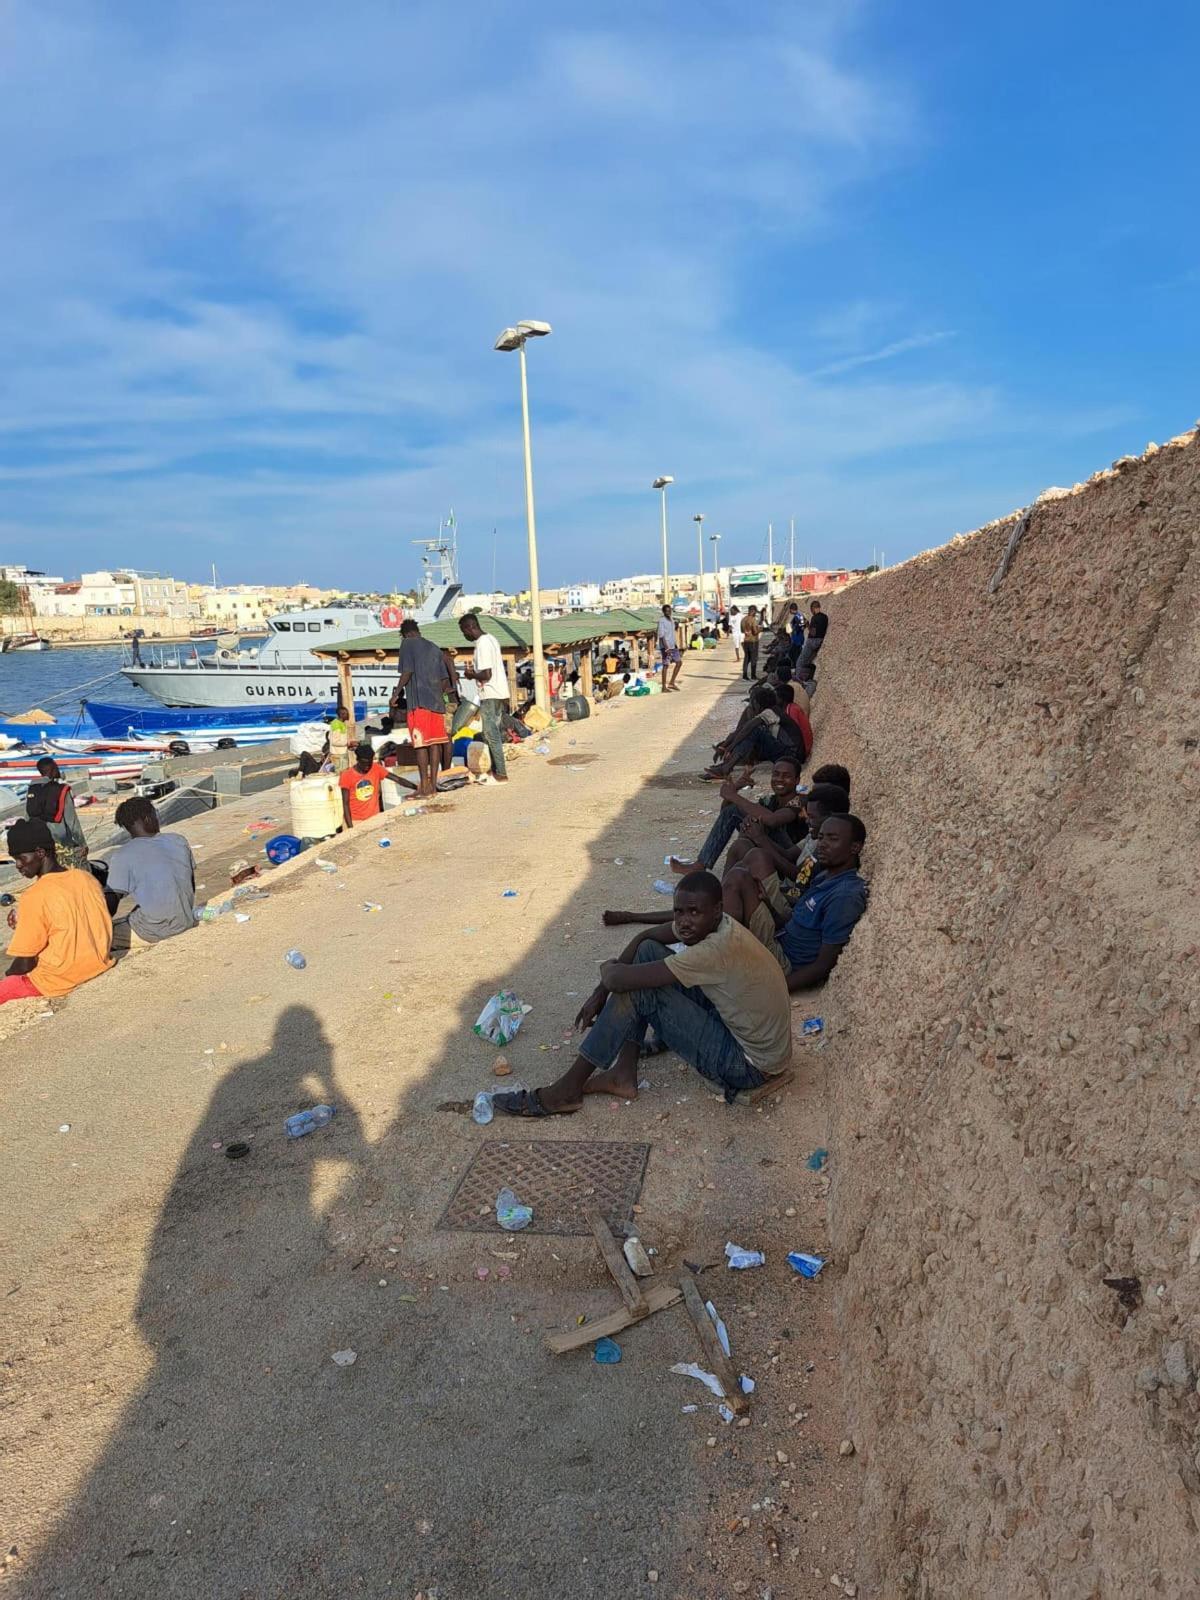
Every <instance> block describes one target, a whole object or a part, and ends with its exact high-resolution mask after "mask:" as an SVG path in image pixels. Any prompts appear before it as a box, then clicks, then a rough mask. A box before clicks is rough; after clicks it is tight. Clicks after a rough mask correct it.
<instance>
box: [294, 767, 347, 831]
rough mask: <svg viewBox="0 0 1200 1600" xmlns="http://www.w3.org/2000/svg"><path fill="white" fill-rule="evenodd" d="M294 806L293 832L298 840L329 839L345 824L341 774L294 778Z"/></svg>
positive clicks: (331, 773)
mask: <svg viewBox="0 0 1200 1600" xmlns="http://www.w3.org/2000/svg"><path fill="white" fill-rule="evenodd" d="M288 788H289V790H290V792H291V803H292V832H293V833H294V834H295V835H296V837H297V838H298V839H327V838H328V837H329V835H330V834H331V833H336V832H337V831H338V829H339V828H340V827H341V825H342V800H341V794H340V792H339V790H338V781H337V774H336V773H334V772H318V773H314V775H313V776H312V777H311V778H293V779H292V781H291V783H290V784H289V785H288Z"/></svg>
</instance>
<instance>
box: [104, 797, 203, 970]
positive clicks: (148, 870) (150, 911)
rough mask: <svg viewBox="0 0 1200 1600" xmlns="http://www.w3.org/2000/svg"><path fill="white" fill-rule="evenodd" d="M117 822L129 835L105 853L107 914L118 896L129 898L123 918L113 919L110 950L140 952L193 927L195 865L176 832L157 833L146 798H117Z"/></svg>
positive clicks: (113, 906)
mask: <svg viewBox="0 0 1200 1600" xmlns="http://www.w3.org/2000/svg"><path fill="white" fill-rule="evenodd" d="M117 826H118V827H120V828H124V829H125V832H126V833H127V834H128V835H129V843H128V844H121V845H118V846H117V848H116V849H115V850H114V851H113V853H112V855H111V856H110V857H109V861H108V882H107V884H106V885H105V890H104V898H105V900H106V901H107V902H108V910H109V915H110V916H111V915H113V913H115V911H116V909H117V907H118V906H119V905H120V903H121V898H122V896H123V895H128V896H129V897H130V899H131V900H132V901H133V902H134V904H133V908H132V910H131V911H130V912H129V913H128V915H126V916H124V917H114V920H113V944H112V947H113V949H114V950H140V949H141V948H142V947H143V946H145V945H150V944H158V943H159V941H160V940H162V939H170V938H173V937H174V935H175V934H177V933H186V932H187V930H188V929H189V928H194V927H195V925H196V913H195V903H196V866H195V862H194V861H193V860H192V851H191V847H190V846H189V844H188V842H187V840H186V839H185V838H184V837H183V835H182V834H181V833H160V832H159V825H158V812H157V811H155V809H154V806H153V804H152V803H151V802H150V801H149V800H144V799H141V798H138V797H135V798H133V799H132V800H123V801H122V802H121V804H120V805H119V806H118V807H117Z"/></svg>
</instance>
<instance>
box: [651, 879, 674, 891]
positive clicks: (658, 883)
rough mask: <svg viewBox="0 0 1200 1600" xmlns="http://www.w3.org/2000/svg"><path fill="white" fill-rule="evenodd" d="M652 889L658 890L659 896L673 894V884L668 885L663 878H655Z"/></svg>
mask: <svg viewBox="0 0 1200 1600" xmlns="http://www.w3.org/2000/svg"><path fill="white" fill-rule="evenodd" d="M654 887H655V888H656V889H657V890H658V892H659V894H674V893H675V885H674V884H673V883H668V882H667V880H666V879H665V878H655V880H654Z"/></svg>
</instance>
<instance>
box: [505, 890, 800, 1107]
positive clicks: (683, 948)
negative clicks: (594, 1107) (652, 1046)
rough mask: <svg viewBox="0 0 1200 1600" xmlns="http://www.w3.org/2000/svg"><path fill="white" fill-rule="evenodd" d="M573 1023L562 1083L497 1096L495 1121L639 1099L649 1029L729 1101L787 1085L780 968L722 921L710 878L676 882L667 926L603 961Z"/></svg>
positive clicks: (788, 1038)
mask: <svg viewBox="0 0 1200 1600" xmlns="http://www.w3.org/2000/svg"><path fill="white" fill-rule="evenodd" d="M575 1025H576V1027H579V1028H586V1029H587V1030H588V1032H587V1037H586V1038H585V1039H584V1040H583V1042H582V1043H581V1045H580V1046H579V1054H578V1055H577V1056H576V1058H575V1061H574V1062H573V1064H572V1065H571V1066H570V1067H568V1068H567V1070H566V1072H564V1073H563V1075H562V1077H560V1078H558V1079H557V1080H556V1081H555V1082H554V1083H550V1084H547V1085H546V1086H545V1088H542V1089H520V1090H516V1091H514V1092H511V1093H509V1094H497V1095H494V1096H493V1098H492V1105H493V1107H494V1108H495V1110H496V1111H498V1112H502V1113H504V1114H505V1115H507V1116H510V1117H560V1116H567V1115H569V1114H570V1113H571V1112H573V1111H579V1110H580V1109H581V1108H582V1105H583V1097H584V1095H585V1094H616V1095H620V1097H621V1098H622V1099H623V1100H636V1099H637V1078H638V1056H639V1053H640V1050H641V1045H642V1041H643V1039H644V1038H645V1036H646V1029H647V1028H648V1027H652V1028H653V1029H654V1032H655V1034H656V1035H657V1037H658V1038H659V1040H661V1042H662V1043H663V1044H665V1045H666V1047H667V1049H668V1050H673V1051H674V1052H675V1054H676V1055H678V1056H680V1057H681V1058H682V1059H683V1060H684V1061H687V1062H689V1063H690V1065H692V1066H693V1067H695V1069H696V1071H697V1072H699V1073H700V1074H701V1076H703V1077H705V1078H707V1079H708V1080H709V1081H710V1082H711V1083H715V1084H716V1085H717V1086H718V1088H721V1089H723V1090H724V1091H725V1098H726V1100H727V1101H733V1100H735V1099H736V1098H737V1096H738V1094H739V1093H740V1092H741V1091H743V1090H749V1091H750V1092H751V1094H752V1095H754V1091H756V1090H759V1089H762V1090H768V1089H769V1086H771V1085H772V1084H774V1085H778V1084H779V1083H780V1082H781V1081H782V1082H786V1077H784V1076H783V1075H784V1074H787V1073H788V1069H789V1066H790V1063H791V1059H792V1025H791V1007H790V1004H789V996H788V987H787V981H786V980H785V978H784V976H783V972H782V969H781V968H780V965H779V962H778V960H777V959H776V958H775V956H774V955H773V954H772V953H771V952H770V951H768V950H767V949H765V948H764V946H763V945H762V944H760V943H759V941H758V940H757V939H756V938H755V937H754V935H753V934H752V933H751V932H750V931H749V930H748V929H747V928H743V927H742V926H741V924H740V923H738V922H735V921H734V920H733V918H732V917H730V916H727V915H726V914H725V909H724V906H723V904H722V891H721V884H720V882H719V880H718V879H717V878H715V877H714V876H713V875H712V873H711V872H689V873H688V874H687V876H686V877H683V878H681V879H680V880H679V883H678V885H677V886H676V889H675V907H674V916H673V919H672V920H671V921H670V922H664V923H662V924H661V925H660V926H659V927H657V928H649V929H647V930H646V932H645V933H639V934H636V935H635V936H634V938H633V940H632V942H631V943H630V944H629V945H628V946H627V947H626V948H625V949H624V950H623V951H622V952H621V954H620V956H619V957H618V958H617V960H616V961H606V962H605V963H604V965H603V966H602V967H601V968H600V982H599V984H598V985H597V986H596V988H595V990H594V991H593V992H592V994H590V995H589V996H588V998H587V1000H585V1001H584V1003H583V1006H582V1008H581V1010H580V1012H579V1015H578V1016H577V1017H576V1019H575ZM589 1080H590V1081H589ZM755 1098H757V1096H755Z"/></svg>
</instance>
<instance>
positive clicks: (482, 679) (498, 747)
mask: <svg viewBox="0 0 1200 1600" xmlns="http://www.w3.org/2000/svg"><path fill="white" fill-rule="evenodd" d="M458 625H459V627H460V628H461V629H462V632H463V638H464V639H466V641H467V643H468V644H472V645H474V646H475V650H474V654H473V656H472V658H471V663H470V665H469V666H466V667H464V668H463V674H464V676H465V677H468V678H471V679H473V680H474V682H475V683H477V684H478V685H479V717H480V721H481V722H482V724H483V739H484V743H485V744H486V745H487V747H488V754H489V755H490V756H491V758H492V777H493V778H495V780H496V782H497V783H507V782H508V769H507V768H506V767H505V765H504V708H505V707H506V706H507V704H508V674H507V673H506V672H505V670H504V656H503V654H502V653H501V650H500V641H499V640H498V639H494V638H493V637H492V635H491V634H490V633H484V631H483V628H482V626H481V624H480V621H479V618H478V617H477V616H476V615H475V613H474V612H473V611H469V612H468V613H467V615H466V616H465V617H459V619H458Z"/></svg>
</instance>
